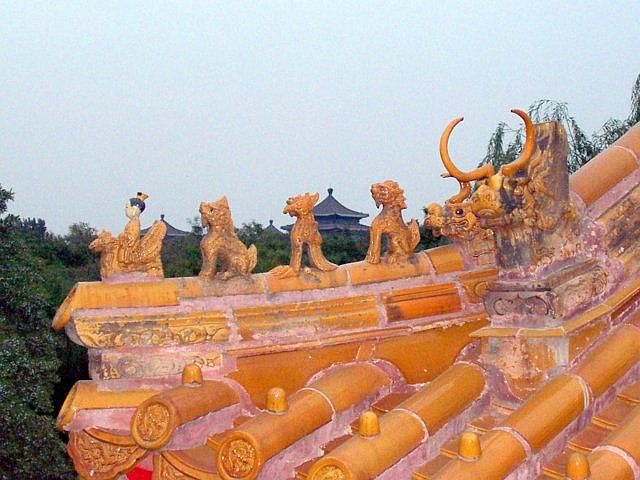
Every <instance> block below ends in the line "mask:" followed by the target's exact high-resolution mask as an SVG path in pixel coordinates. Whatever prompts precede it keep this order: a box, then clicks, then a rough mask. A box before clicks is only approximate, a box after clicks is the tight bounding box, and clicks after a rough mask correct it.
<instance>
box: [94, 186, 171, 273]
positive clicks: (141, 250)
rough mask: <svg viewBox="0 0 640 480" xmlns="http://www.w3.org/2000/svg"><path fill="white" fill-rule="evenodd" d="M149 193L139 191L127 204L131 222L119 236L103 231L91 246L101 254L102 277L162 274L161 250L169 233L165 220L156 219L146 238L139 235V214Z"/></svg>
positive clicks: (127, 213)
mask: <svg viewBox="0 0 640 480" xmlns="http://www.w3.org/2000/svg"><path fill="white" fill-rule="evenodd" d="M147 198H148V195H147V194H145V193H142V192H138V194H137V196H136V197H134V198H130V199H129V200H127V202H126V203H125V206H124V211H125V215H126V216H127V218H128V219H129V222H128V223H127V225H126V226H125V228H124V230H123V231H122V233H121V234H120V235H118V236H117V237H114V236H113V235H111V233H109V232H107V231H106V230H103V231H101V232H100V234H99V235H98V238H96V239H95V240H94V241H93V242H91V243H90V244H89V248H90V249H91V250H92V251H94V252H99V253H100V276H101V277H102V278H103V279H105V278H107V277H110V276H113V275H115V274H118V273H133V272H142V273H146V274H147V275H150V276H154V277H162V276H163V275H164V272H163V270H162V261H161V259H160V250H161V249H162V240H163V239H164V236H165V235H166V233H167V226H166V224H165V223H164V222H162V221H160V220H156V221H155V222H154V224H153V226H152V227H151V228H150V229H149V231H148V232H147V234H146V235H144V237H141V236H140V214H141V213H142V212H144V209H145V203H144V201H145V200H146V199H147Z"/></svg>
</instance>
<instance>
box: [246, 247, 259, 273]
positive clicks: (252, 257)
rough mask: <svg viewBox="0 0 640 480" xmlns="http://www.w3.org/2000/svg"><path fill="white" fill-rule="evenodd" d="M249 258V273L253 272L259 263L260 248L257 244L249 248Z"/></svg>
mask: <svg viewBox="0 0 640 480" xmlns="http://www.w3.org/2000/svg"><path fill="white" fill-rule="evenodd" d="M247 259H248V260H249V265H248V267H249V268H248V270H247V274H249V273H251V272H253V269H254V268H256V265H257V264H258V249H257V248H256V246H255V245H251V246H250V247H249V248H247Z"/></svg>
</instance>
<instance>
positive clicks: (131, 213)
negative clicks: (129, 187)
mask: <svg viewBox="0 0 640 480" xmlns="http://www.w3.org/2000/svg"><path fill="white" fill-rule="evenodd" d="M147 198H149V195H147V194H146V193H142V192H138V193H137V195H136V196H135V197H132V198H130V199H129V200H127V201H126V203H125V204H124V214H125V215H126V216H127V218H128V219H132V218H135V217H138V216H140V214H141V213H142V212H144V209H145V203H144V201H145V200H146V199H147Z"/></svg>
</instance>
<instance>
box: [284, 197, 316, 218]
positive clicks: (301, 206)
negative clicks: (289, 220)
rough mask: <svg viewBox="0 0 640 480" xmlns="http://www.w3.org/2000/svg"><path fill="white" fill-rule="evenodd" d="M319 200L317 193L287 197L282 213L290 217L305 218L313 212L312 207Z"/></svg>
mask: <svg viewBox="0 0 640 480" xmlns="http://www.w3.org/2000/svg"><path fill="white" fill-rule="evenodd" d="M319 198H320V194H319V193H317V192H316V193H301V194H300V195H296V196H295V197H289V198H288V199H287V201H286V203H285V206H284V209H283V210H282V213H284V214H289V216H291V217H300V216H306V215H309V214H310V213H312V212H313V207H314V205H315V204H316V202H317V201H318V199H319Z"/></svg>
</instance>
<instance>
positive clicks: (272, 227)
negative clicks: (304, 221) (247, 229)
mask: <svg viewBox="0 0 640 480" xmlns="http://www.w3.org/2000/svg"><path fill="white" fill-rule="evenodd" d="M262 234H263V235H265V234H266V235H269V234H271V235H279V236H283V235H286V234H285V233H284V232H282V231H281V230H280V229H278V227H276V226H275V225H274V224H273V220H269V226H268V227H267V228H265V229H264V230H263V231H262Z"/></svg>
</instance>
